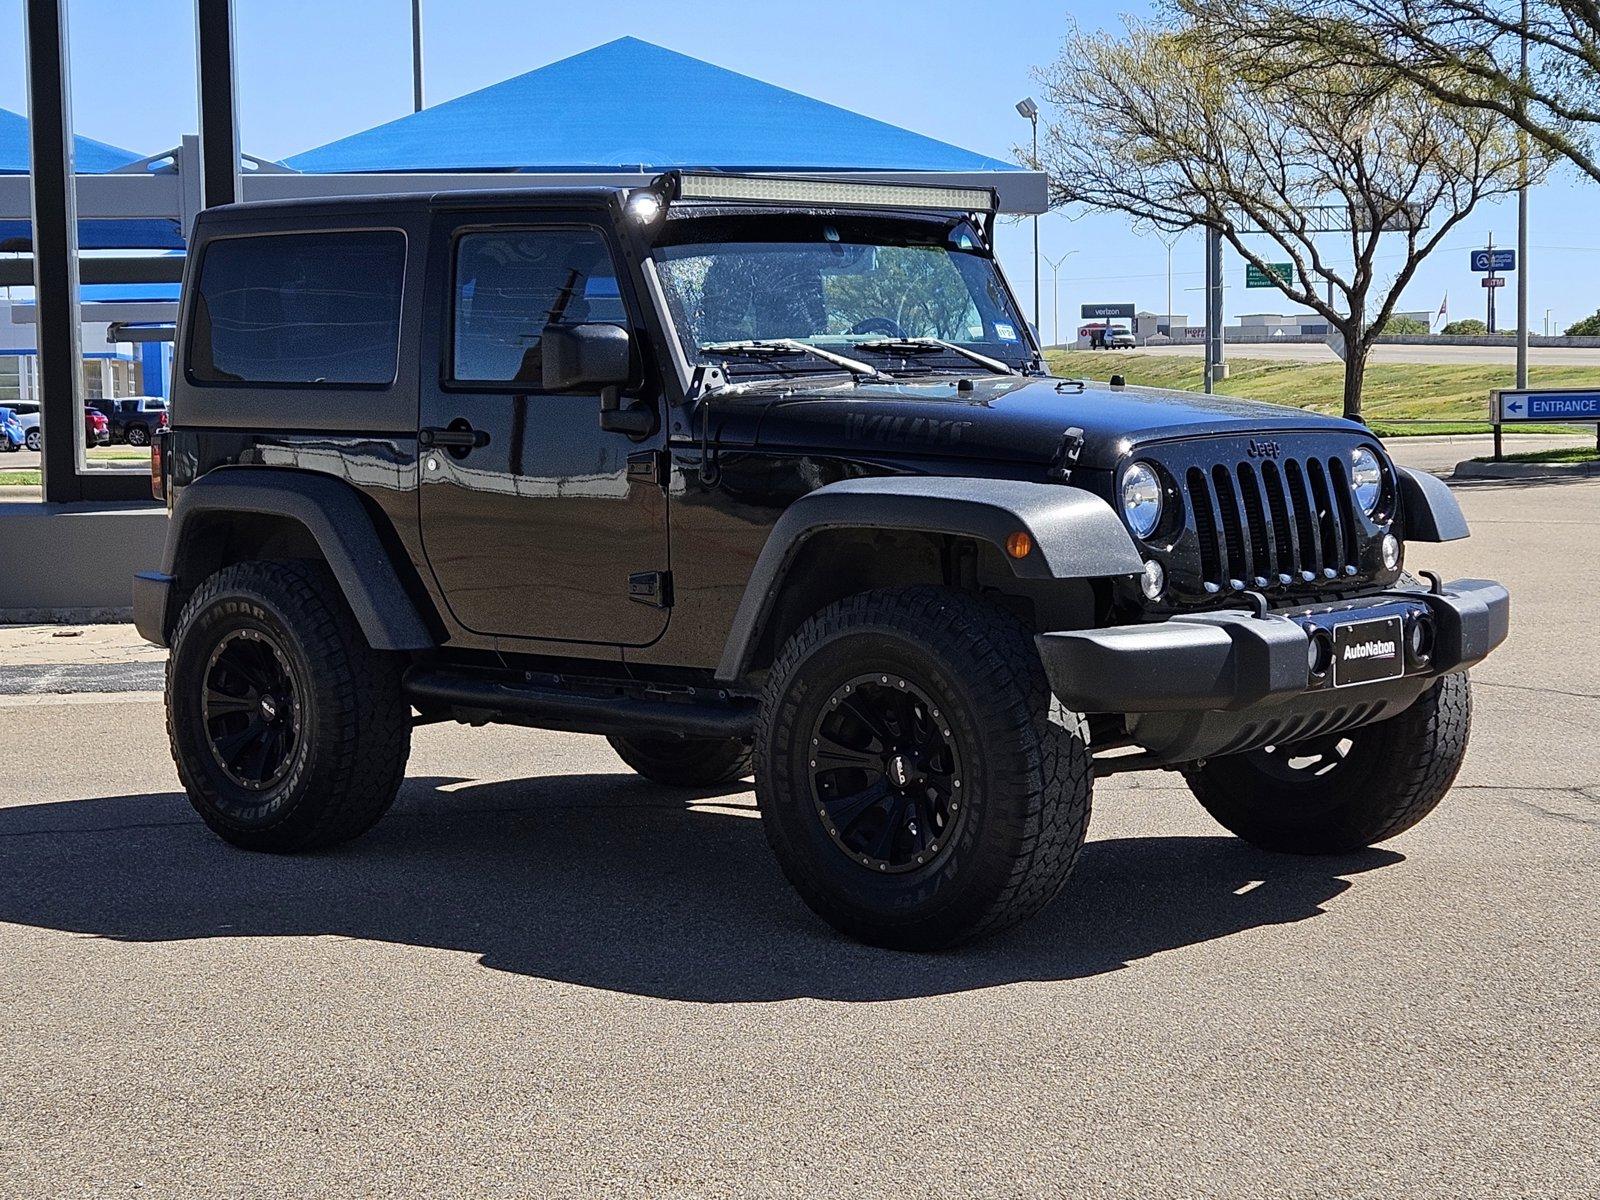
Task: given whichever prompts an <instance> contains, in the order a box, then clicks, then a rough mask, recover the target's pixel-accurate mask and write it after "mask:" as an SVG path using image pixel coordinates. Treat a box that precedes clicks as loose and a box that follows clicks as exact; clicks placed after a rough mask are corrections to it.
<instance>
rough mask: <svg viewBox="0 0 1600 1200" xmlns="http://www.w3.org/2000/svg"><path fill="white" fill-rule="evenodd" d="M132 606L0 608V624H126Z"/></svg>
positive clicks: (128, 620)
mask: <svg viewBox="0 0 1600 1200" xmlns="http://www.w3.org/2000/svg"><path fill="white" fill-rule="evenodd" d="M132 621H133V607H132V606H131V605H130V606H128V607H126V608H0V625H126V624H130V623H132Z"/></svg>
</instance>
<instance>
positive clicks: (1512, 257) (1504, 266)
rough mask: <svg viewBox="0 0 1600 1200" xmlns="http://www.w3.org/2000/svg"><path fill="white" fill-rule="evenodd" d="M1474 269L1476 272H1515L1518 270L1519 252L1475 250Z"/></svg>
mask: <svg viewBox="0 0 1600 1200" xmlns="http://www.w3.org/2000/svg"><path fill="white" fill-rule="evenodd" d="M1472 269H1473V270H1474V271H1515V270H1516V269H1517V252H1516V251H1515V250H1500V249H1494V250H1474V251H1472Z"/></svg>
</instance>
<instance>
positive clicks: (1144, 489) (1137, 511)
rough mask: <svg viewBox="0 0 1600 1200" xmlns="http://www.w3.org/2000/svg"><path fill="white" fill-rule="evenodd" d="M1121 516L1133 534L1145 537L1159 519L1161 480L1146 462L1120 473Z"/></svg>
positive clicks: (1150, 532) (1153, 529) (1153, 530)
mask: <svg viewBox="0 0 1600 1200" xmlns="http://www.w3.org/2000/svg"><path fill="white" fill-rule="evenodd" d="M1122 516H1123V519H1124V520H1126V521H1127V522H1128V528H1129V529H1131V530H1133V532H1134V536H1136V537H1141V538H1146V537H1149V536H1150V535H1151V534H1152V533H1154V532H1155V528H1156V526H1157V525H1158V524H1159V523H1160V521H1161V480H1160V478H1159V477H1158V476H1157V475H1156V472H1155V468H1154V467H1152V466H1150V465H1149V464H1148V463H1134V464H1133V465H1132V466H1131V467H1129V468H1128V469H1127V470H1126V471H1124V472H1123V473H1122Z"/></svg>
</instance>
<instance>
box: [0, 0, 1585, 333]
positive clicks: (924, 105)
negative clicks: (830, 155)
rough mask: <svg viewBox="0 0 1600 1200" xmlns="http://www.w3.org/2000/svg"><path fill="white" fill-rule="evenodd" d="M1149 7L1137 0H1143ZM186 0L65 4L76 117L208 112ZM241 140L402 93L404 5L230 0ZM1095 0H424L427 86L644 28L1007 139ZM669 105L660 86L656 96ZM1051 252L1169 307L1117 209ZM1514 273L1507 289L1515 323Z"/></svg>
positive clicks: (1461, 269)
mask: <svg viewBox="0 0 1600 1200" xmlns="http://www.w3.org/2000/svg"><path fill="white" fill-rule="evenodd" d="M1132 7H1135V8H1136V7H1138V6H1132ZM193 11H194V7H193V0H71V8H70V12H71V22H72V36H73V92H74V108H75V114H74V115H75V119H76V124H77V130H78V132H80V133H83V134H87V135H88V136H90V137H94V138H99V139H100V140H102V141H107V142H111V143H113V144H116V145H120V146H126V147H128V148H130V149H134V150H138V151H141V152H146V153H149V152H154V151H157V150H162V149H166V148H168V147H170V146H172V145H174V144H176V143H177V141H178V138H179V136H180V135H181V134H182V133H184V132H186V131H192V130H193V129H194V127H195V123H196V122H195V115H194V112H195V104H194V38H193V31H192V20H193ZM236 11H237V14H238V15H237V22H238V38H239V56H240V62H239V70H240V131H241V140H242V143H243V145H244V147H245V148H246V150H248V151H249V152H250V153H252V154H258V155H260V156H262V157H265V158H278V157H281V156H284V155H288V154H292V153H294V152H296V151H299V150H304V149H308V148H310V147H312V146H316V145H320V144H322V143H323V142H327V141H331V140H332V139H334V138H337V137H341V136H343V135H345V134H348V133H353V132H356V131H358V130H361V129H365V128H368V127H370V126H372V125H375V124H378V123H379V122H382V121H386V120H390V119H392V118H394V117H396V116H401V115H404V114H405V113H407V112H409V111H410V108H411V75H410V70H411V68H410V53H411V52H410V4H409V0H337V2H333V3H330V2H329V0H317V2H315V3H311V2H308V0H236ZM1110 11H1111V10H1109V9H1107V8H1106V7H1105V6H1103V5H1089V4H1082V3H1069V4H1063V3H1061V2H1059V0H988V2H987V3H984V4H977V5H975V4H972V3H970V0H969V2H967V3H959V4H958V3H953V2H948V0H917V2H914V3H906V2H894V0H890V2H886V3H879V4H861V3H860V2H859V0H854V2H851V3H845V2H843V0H809V2H807V3H794V4H770V3H769V4H760V3H754V2H752V0H741V2H738V3H729V2H725V0H697V2H696V3H695V4H693V5H684V4H663V3H660V0H655V2H653V3H637V2H633V0H610V2H608V3H605V4H590V5H575V4H572V3H570V2H562V3H549V2H547V0H532V2H530V0H424V12H425V22H426V24H425V32H424V47H425V50H426V90H427V98H428V100H429V102H430V103H434V102H437V101H440V100H445V99H448V98H450V97H452V96H457V95H460V94H462V93H463V92H468V91H472V90H474V89H476V88H479V87H482V86H484V85H485V84H489V83H493V82H496V81H497V80H500V79H504V78H506V77H508V76H511V75H516V74H520V73H521V72H523V71H527V70H531V69H532V68H534V67H537V66H541V65H543V64H545V63H548V62H552V61H554V60H556V59H559V58H564V57H566V56H567V55H569V54H574V53H576V52H578V51H580V50H584V49H587V48H589V47H590V46H594V45H598V44H599V43H601V42H605V41H609V40H611V39H612V38H614V37H619V36H621V35H623V34H631V35H633V36H635V37H640V38H644V39H646V40H648V41H652V42H656V43H659V44H661V45H664V46H667V47H670V48H672V49H674V50H679V51H682V52H684V53H686V54H693V55H697V56H699V57H702V58H706V59H708V60H710V61H712V62H715V63H717V64H719V65H721V66H724V67H729V68H731V69H733V70H737V71H742V72H744V73H745V74H749V75H754V76H756V77H758V78H761V79H766V80H769V81H771V82H773V83H776V84H780V85H782V86H784V87H788V88H792V89H794V90H796V91H800V92H804V93H807V94H808V95H812V96H816V97H818V98H819V99H822V100H827V101H829V102H831V103H834V104H839V105H843V106H845V107H847V108H853V109H855V110H857V111H859V112H863V113H866V114H868V115H870V116H874V117H878V118H881V119H883V120H887V121H892V122H894V123H895V124H898V125H903V126H905V127H907V128H910V129H914V130H916V131H918V132H920V133H926V134H929V135H931V136H933V137H938V138H941V139H943V140H945V141H950V142H954V143H956V144H958V145H962V146H966V147H968V148H969V149H972V150H976V151H979V152H982V153H986V154H993V155H996V156H999V157H1004V156H1007V155H1008V154H1009V152H1010V150H1011V147H1012V146H1013V145H1014V144H1016V143H1018V142H1021V141H1023V140H1025V139H1026V137H1027V132H1028V129H1027V124H1026V122H1024V121H1023V120H1022V119H1021V118H1020V117H1018V116H1017V114H1016V112H1015V110H1014V109H1013V107H1012V105H1013V104H1014V102H1015V101H1016V100H1017V99H1018V98H1019V97H1021V96H1023V95H1025V94H1028V93H1036V92H1037V91H1038V90H1039V89H1038V87H1037V85H1036V84H1035V83H1034V82H1033V80H1032V79H1031V77H1030V75H1029V71H1030V68H1031V67H1033V66H1035V65H1038V64H1042V63H1044V62H1046V61H1048V60H1049V58H1051V57H1052V56H1053V54H1054V52H1055V50H1056V48H1057V46H1058V45H1059V43H1060V39H1061V37H1062V35H1063V33H1064V32H1065V26H1066V21H1067V18H1068V16H1069V15H1072V16H1076V18H1077V19H1078V20H1080V21H1081V22H1083V23H1085V24H1093V23H1096V22H1099V21H1103V20H1106V19H1108V15H1109V13H1110ZM21 43H22V0H0V106H3V107H6V108H11V109H13V110H16V111H24V110H25V109H26V105H27V97H26V88H25V85H24V66H23V54H22V44H21ZM664 102H665V101H664ZM1597 199H1600V190H1597V186H1596V185H1593V184H1590V183H1587V182H1582V183H1580V182H1579V181H1578V180H1577V179H1576V178H1575V177H1574V176H1573V175H1571V174H1563V175H1560V176H1558V177H1557V178H1556V179H1555V180H1553V181H1552V182H1550V183H1548V184H1546V185H1544V186H1542V187H1540V188H1539V189H1537V190H1536V191H1535V193H1534V195H1533V201H1532V205H1533V222H1532V226H1531V228H1532V230H1533V233H1532V237H1531V244H1532V250H1533V253H1532V255H1531V258H1532V267H1533V271H1532V274H1531V276H1530V287H1531V293H1532V295H1531V301H1530V311H1531V313H1532V324H1533V328H1534V329H1535V330H1536V331H1537V330H1540V329H1541V328H1542V325H1543V321H1544V312H1545V309H1546V308H1551V309H1553V310H1554V314H1553V316H1554V321H1555V322H1556V324H1557V325H1558V326H1565V325H1566V324H1568V323H1570V322H1572V321H1574V320H1576V319H1577V318H1578V317H1580V316H1583V315H1585V314H1587V313H1590V312H1593V311H1595V309H1596V308H1597V307H1600V286H1597V285H1596V283H1595V280H1596V278H1597V277H1600V229H1596V228H1595V222H1594V221H1593V219H1592V213H1593V210H1594V207H1595V204H1596V201H1597ZM1491 230H1492V231H1493V233H1494V235H1495V242H1496V244H1497V245H1510V244H1513V243H1514V240H1515V232H1516V212H1515V205H1514V203H1506V204H1503V205H1499V206H1496V207H1493V208H1489V207H1485V208H1483V209H1480V210H1479V211H1478V212H1477V213H1475V214H1474V215H1473V217H1471V218H1470V219H1469V220H1468V222H1467V223H1466V224H1465V225H1464V226H1463V227H1462V228H1461V229H1460V230H1458V231H1457V232H1456V233H1455V234H1453V235H1452V236H1451V237H1449V238H1448V239H1447V240H1446V242H1445V246H1444V248H1443V249H1442V250H1441V251H1439V252H1438V253H1437V254H1436V255H1435V256H1434V257H1433V258H1432V259H1430V260H1429V261H1428V263H1427V264H1425V265H1424V267H1423V269H1422V271H1421V272H1420V273H1419V275H1418V278H1417V279H1416V281H1414V282H1413V284H1412V286H1411V287H1410V288H1409V289H1408V290H1407V294H1406V297H1405V304H1404V305H1403V307H1405V308H1413V309H1429V310H1436V309H1437V308H1438V307H1439V302H1440V300H1441V298H1442V297H1443V296H1444V294H1445V293H1446V292H1448V294H1449V297H1450V314H1451V316H1452V317H1465V316H1479V317H1481V316H1482V314H1483V289H1482V288H1480V287H1479V286H1478V280H1477V277H1476V276H1474V275H1472V274H1471V273H1470V272H1469V271H1468V270H1467V253H1468V251H1469V250H1470V249H1472V248H1473V247H1475V246H1480V245H1482V244H1483V242H1484V238H1485V237H1486V235H1487V234H1488V233H1489V232H1490V231H1491ZM1040 235H1041V241H1042V244H1043V249H1044V253H1045V254H1046V255H1048V256H1049V257H1051V258H1060V257H1061V256H1062V255H1069V257H1067V258H1066V261H1065V262H1064V263H1063V265H1062V274H1061V309H1062V321H1061V330H1062V335H1063V337H1066V336H1068V330H1069V326H1070V324H1071V323H1072V319H1073V317H1074V314H1076V312H1077V311H1078V305H1079V304H1081V303H1084V302H1091V301H1092V302H1102V301H1132V302H1134V303H1137V304H1138V305H1139V306H1140V307H1141V308H1145V309H1150V310H1152V311H1162V310H1163V309H1164V308H1165V306H1166V287H1167V283H1166V270H1167V254H1166V250H1165V249H1164V247H1163V246H1162V245H1161V243H1160V242H1158V241H1157V240H1156V239H1154V238H1152V237H1149V236H1140V235H1138V234H1136V233H1134V232H1133V231H1132V230H1131V229H1130V228H1129V227H1128V224H1127V222H1126V221H1124V220H1123V219H1121V218H1119V217H1114V216H1097V215H1091V216H1083V217H1081V218H1079V219H1077V220H1072V219H1069V217H1068V216H1066V215H1062V214H1051V215H1048V216H1046V217H1044V218H1043V219H1042V221H1041V225H1040ZM1200 249H1201V248H1200V239H1199V237H1198V236H1191V237H1189V238H1186V239H1184V240H1183V241H1181V242H1180V243H1179V244H1178V246H1177V248H1176V250H1175V251H1174V253H1173V256H1172V265H1173V274H1172V288H1173V308H1174V310H1175V311H1177V312H1180V313H1182V312H1187V313H1190V314H1192V315H1193V316H1194V317H1195V319H1196V320H1198V313H1199V311H1200V296H1199V294H1198V291H1197V290H1195V289H1198V287H1199V285H1200V282H1201V262H1200ZM1000 250H1001V256H1002V259H1003V261H1004V263H1005V266H1006V270H1007V273H1008V275H1009V276H1010V277H1011V280H1012V283H1013V286H1015V287H1016V289H1017V291H1018V292H1019V294H1021V296H1022V298H1023V301H1024V304H1025V306H1028V307H1030V308H1031V304H1032V288H1033V281H1032V276H1033V270H1032V243H1031V234H1030V232H1029V230H1028V227H1027V226H1026V224H1017V225H1007V226H1004V227H1002V230H1001V234H1000ZM1243 274H1244V268H1243V266H1242V265H1241V264H1240V263H1239V262H1238V261H1237V260H1235V259H1232V258H1231V257H1230V261H1229V263H1228V267H1227V275H1228V284H1229V291H1228V297H1227V299H1228V313H1229V317H1230V320H1231V318H1232V317H1233V316H1236V315H1237V314H1239V313H1242V312H1262V311H1267V312H1273V311H1287V302H1286V301H1284V300H1283V299H1282V297H1281V296H1279V294H1278V293H1277V292H1274V291H1246V290H1245V289H1244V287H1243V282H1244V281H1243ZM1043 290H1044V312H1043V321H1042V322H1041V324H1042V326H1043V332H1044V334H1045V336H1046V337H1047V338H1048V337H1050V336H1051V332H1052V326H1053V319H1052V305H1051V271H1050V268H1049V267H1048V266H1046V267H1045V269H1044V289H1043ZM1514 290H1515V289H1514V288H1513V287H1507V288H1505V289H1504V290H1503V292H1502V297H1501V303H1502V307H1501V321H1502V324H1509V323H1511V318H1512V314H1513V311H1514V310H1513V308H1512V304H1513V294H1514Z"/></svg>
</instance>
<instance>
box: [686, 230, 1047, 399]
mask: <svg viewBox="0 0 1600 1200" xmlns="http://www.w3.org/2000/svg"><path fill="white" fill-rule="evenodd" d="M655 257H656V266H657V272H658V274H659V276H660V278H661V282H662V287H663V290H664V291H665V293H666V301H667V308H668V310H669V313H670V315H671V317H672V321H673V325H674V326H675V327H676V332H677V336H678V339H679V341H680V342H681V343H682V345H683V351H684V355H685V356H686V357H687V358H688V360H689V361H690V362H691V363H709V364H716V365H720V366H723V367H725V368H726V369H727V370H728V371H729V372H730V373H733V374H748V373H767V374H798V373H804V372H817V371H838V370H840V367H839V366H838V364H837V363H830V362H829V361H828V360H826V359H823V358H820V357H818V356H815V355H811V354H805V353H801V352H799V351H800V350H801V349H802V347H803V346H817V347H821V348H824V349H827V350H831V351H834V352H835V353H836V354H846V355H848V356H849V357H850V358H851V359H854V360H858V361H859V362H862V363H867V364H870V366H871V367H873V368H875V369H877V370H878V371H883V372H888V373H893V374H897V375H898V374H917V373H926V372H930V371H944V370H958V371H962V372H968V373H970V372H971V371H972V370H973V367H974V360H973V358H972V355H971V354H970V353H969V354H966V355H963V354H962V353H961V351H960V349H958V347H960V348H965V349H966V350H967V351H969V352H977V353H978V354H980V355H984V356H988V358H990V359H995V360H999V364H997V365H1000V364H1003V365H1004V366H1005V367H1011V368H1022V367H1024V366H1025V365H1027V364H1028V363H1029V361H1030V360H1031V358H1032V351H1031V350H1030V349H1029V347H1028V344H1027V342H1026V341H1025V338H1026V334H1025V332H1024V330H1023V326H1022V320H1021V317H1020V315H1019V314H1018V313H1017V311H1016V307H1015V305H1014V304H1013V303H1012V300H1011V297H1010V296H1009V295H1008V294H1007V292H1006V289H1005V286H1004V284H1003V283H1002V282H1001V279H1000V275H999V272H997V271H996V270H995V267H994V263H993V262H992V261H991V259H990V258H989V256H988V255H987V253H986V252H984V251H983V249H982V243H981V240H980V239H979V237H978V236H977V233H976V232H975V231H974V230H973V229H972V227H971V226H970V225H969V224H968V223H967V222H965V221H961V222H957V223H955V224H954V225H950V224H947V223H942V222H941V223H934V222H911V221H898V222H896V221H891V220H883V219H865V218H857V219H855V220H853V221H851V220H845V219H836V218H822V217H804V216H799V215H788V214H785V215H781V216H773V215H765V216H760V217H755V216H744V217H740V218H723V219H714V218H694V219H688V220H682V221H676V222H671V223H669V228H668V232H667V235H666V244H664V245H658V246H657V247H656V250H655ZM751 343H786V344H788V350H789V351H790V352H789V353H780V352H776V350H782V349H783V347H776V348H775V347H774V346H772V345H761V346H752V345H751ZM794 343H801V344H802V346H795V345H794ZM941 343H944V344H943V345H941Z"/></svg>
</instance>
